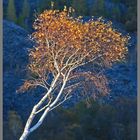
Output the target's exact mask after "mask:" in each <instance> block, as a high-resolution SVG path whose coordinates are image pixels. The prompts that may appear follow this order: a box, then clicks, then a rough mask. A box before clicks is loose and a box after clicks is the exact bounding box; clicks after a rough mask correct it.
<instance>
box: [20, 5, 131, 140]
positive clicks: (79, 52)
mask: <svg viewBox="0 0 140 140" xmlns="http://www.w3.org/2000/svg"><path fill="white" fill-rule="evenodd" d="M72 11H73V9H72V8H69V9H67V8H66V7H64V10H62V11H59V10H45V11H44V12H43V13H41V14H40V15H38V17H37V19H36V20H35V22H34V24H33V27H34V30H35V31H34V32H33V33H32V35H31V39H32V40H33V41H34V42H35V46H34V47H33V48H32V49H31V50H30V51H29V64H28V70H29V71H30V73H31V75H30V77H29V79H27V80H26V81H25V82H24V84H23V85H22V86H21V87H20V89H19V90H18V92H25V91H27V90H29V89H31V88H37V87H41V88H43V89H44V90H45V94H44V95H43V97H42V98H41V99H40V101H39V102H37V103H36V104H35V105H34V107H33V109H32V111H31V114H30V116H29V118H28V120H27V122H26V125H25V128H24V131H23V134H22V135H21V137H20V140H26V139H27V137H28V136H29V134H30V133H32V132H33V131H35V130H36V129H37V128H38V127H39V126H40V125H41V124H42V123H43V121H44V119H45V118H46V116H47V114H48V113H49V112H50V111H52V110H54V109H55V108H57V107H58V106H60V105H61V104H62V103H64V102H66V101H68V99H70V98H71V97H72V96H73V95H74V94H73V93H74V91H76V90H77V89H78V88H79V87H80V88H81V89H82V88H83V89H85V88H88V87H89V86H90V88H94V89H96V90H94V91H93V94H94V95H95V96H96V95H97V97H98V95H99V96H100V95H102V96H103V95H106V94H108V93H109V90H108V82H107V79H106V77H105V75H103V72H102V70H103V69H104V68H105V67H111V66H112V64H113V63H114V62H117V61H121V60H124V58H125V56H126V54H127V51H128V50H127V47H126V44H127V42H128V38H129V37H128V36H123V35H122V34H121V33H119V32H118V31H116V30H115V29H113V28H112V25H111V22H107V23H105V22H104V21H103V20H102V19H101V18H99V19H97V20H94V19H91V20H89V21H88V22H83V21H82V19H81V17H78V18H73V17H71V13H72ZM89 63H92V66H93V69H92V71H79V68H81V67H83V66H86V65H88V64H89ZM50 75H51V76H52V77H53V78H52V80H51V81H50V78H49V77H50ZM86 84H87V86H85V85H86ZM69 101H70V100H69ZM38 114H41V117H40V118H39V120H38V121H37V122H36V123H35V124H33V121H34V118H35V117H36V116H37V115H38Z"/></svg>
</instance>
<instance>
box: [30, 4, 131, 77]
mask: <svg viewBox="0 0 140 140" xmlns="http://www.w3.org/2000/svg"><path fill="white" fill-rule="evenodd" d="M72 11H73V9H72V8H69V9H67V8H66V7H65V8H64V10H62V11H59V10H45V11H44V12H43V13H41V14H40V15H38V17H37V19H36V20H35V22H34V24H33V28H34V30H35V31H34V32H33V33H32V39H33V40H34V41H35V46H34V48H33V49H32V50H31V51H30V54H29V58H30V63H29V70H30V71H31V72H33V73H36V74H37V75H38V76H39V77H43V76H44V75H45V72H46V71H47V72H52V73H54V74H56V73H57V72H58V70H62V69H63V70H66V69H69V68H70V67H74V66H75V67H76V66H80V64H83V63H84V62H86V61H87V60H88V61H90V60H94V58H98V56H100V58H101V59H102V61H104V63H105V64H107V65H111V64H112V63H113V62H116V61H121V60H123V59H124V58H125V56H126V54H127V51H128V49H127V47H126V45H127V43H128V40H129V36H124V35H122V34H121V33H120V32H118V31H116V30H115V29H113V28H112V23H111V22H107V23H105V22H104V21H103V20H102V18H99V19H97V20H94V19H93V18H92V19H91V20H89V21H87V22H83V20H82V17H78V18H74V17H71V16H70V15H71V12H72ZM56 64H57V65H56ZM64 68H65V69H64Z"/></svg>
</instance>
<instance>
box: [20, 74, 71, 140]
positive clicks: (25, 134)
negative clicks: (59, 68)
mask: <svg viewBox="0 0 140 140" xmlns="http://www.w3.org/2000/svg"><path fill="white" fill-rule="evenodd" d="M68 76H69V73H68V75H67V76H66V78H65V80H64V82H63V85H62V87H61V89H60V91H59V93H58V95H57V97H56V99H55V100H54V101H53V102H52V103H51V104H50V105H49V106H48V107H47V108H46V110H45V111H44V113H43V114H42V116H41V117H40V119H39V121H38V122H37V123H36V124H35V125H34V126H33V127H31V123H32V121H33V119H34V117H35V115H36V114H35V113H36V111H37V109H38V108H39V107H40V106H41V105H42V103H43V102H44V101H45V99H46V98H47V95H48V94H49V93H51V91H52V90H53V87H54V85H55V83H56V81H57V79H58V77H59V76H58V77H56V79H55V80H54V82H53V83H52V86H51V87H50V89H49V90H48V92H47V94H46V95H45V96H44V97H43V98H42V99H41V100H40V101H39V103H38V104H37V105H35V106H34V108H33V110H32V112H31V114H30V117H29V119H28V120H27V123H26V125H25V128H24V132H23V134H22V135H21V137H20V139H19V140H27V137H28V136H29V134H30V133H31V132H33V131H34V130H36V129H37V128H38V127H39V126H40V125H41V124H42V122H43V121H44V119H45V117H46V116H47V114H48V112H49V111H50V110H51V108H52V107H54V106H55V105H56V104H57V102H58V100H59V99H60V97H61V95H62V92H63V90H64V87H65V85H66V82H67V79H68ZM30 127H31V128H30Z"/></svg>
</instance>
